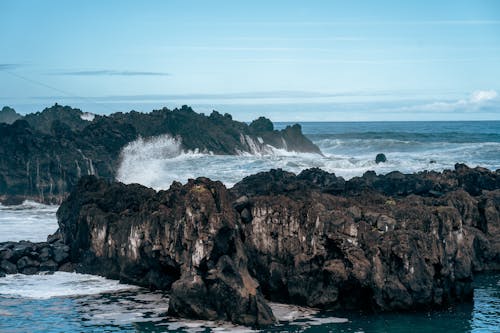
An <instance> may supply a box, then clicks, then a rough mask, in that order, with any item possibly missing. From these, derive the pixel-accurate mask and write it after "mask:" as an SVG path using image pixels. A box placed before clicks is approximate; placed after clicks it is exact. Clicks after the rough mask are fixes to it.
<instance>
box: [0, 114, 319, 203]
mask: <svg viewBox="0 0 500 333" xmlns="http://www.w3.org/2000/svg"><path fill="white" fill-rule="evenodd" d="M4 113H7V111H2V114H4ZM89 119H91V121H89ZM261 122H264V123H266V126H258V125H259V123H261ZM269 123H270V121H269V120H267V119H265V118H262V119H261V120H259V121H258V122H257V125H256V126H248V125H247V124H245V123H241V122H237V121H234V120H232V118H231V116H230V115H228V114H225V115H221V114H219V113H218V112H216V111H214V112H213V113H212V114H211V115H210V116H204V115H202V114H198V113H196V112H194V111H193V110H192V109H191V108H189V107H187V106H183V107H182V108H181V109H175V110H169V109H166V108H164V109H161V110H156V111H153V112H151V113H147V114H146V113H140V112H135V111H132V112H129V113H121V112H120V113H114V114H112V115H110V116H98V115H95V116H93V117H90V118H89V117H86V115H85V114H84V113H83V112H82V111H81V110H79V109H73V108H71V107H69V106H61V105H57V104H56V105H54V106H53V107H51V108H47V109H45V110H44V111H42V112H37V113H33V114H29V115H26V116H25V117H23V118H21V119H19V120H17V121H15V122H14V123H13V124H6V123H2V122H0V156H2V158H1V159H0V201H3V202H4V203H5V202H8V201H12V200H11V199H12V197H17V198H18V199H19V200H22V199H27V198H29V199H34V200H37V201H42V202H52V203H54V202H56V203H60V202H61V201H62V199H64V197H65V196H66V195H67V194H68V192H69V191H70V190H71V188H73V186H75V184H76V183H77V181H78V179H79V178H80V177H81V176H85V175H97V176H99V177H102V178H106V179H109V180H111V179H114V178H115V175H116V171H117V169H118V167H119V162H120V153H121V151H122V148H123V147H124V146H125V145H126V144H127V143H129V142H131V141H134V140H136V139H138V138H139V137H143V138H149V137H154V136H158V135H165V134H167V135H170V136H172V137H176V138H180V139H181V144H182V148H183V149H185V150H196V149H198V150H200V151H207V152H208V151H211V152H213V153H215V154H238V153H240V152H250V153H259V152H265V151H266V150H268V149H269V148H268V145H271V146H274V147H276V148H282V149H286V150H290V151H308V152H315V153H320V151H319V148H318V147H316V146H315V145H314V144H313V143H312V142H311V141H310V140H309V139H307V138H306V137H305V136H303V135H302V132H301V130H300V127H297V126H292V127H288V128H287V129H285V130H283V131H275V130H274V129H273V127H272V123H271V126H269ZM19 200H17V201H19ZM14 201H16V200H14Z"/></svg>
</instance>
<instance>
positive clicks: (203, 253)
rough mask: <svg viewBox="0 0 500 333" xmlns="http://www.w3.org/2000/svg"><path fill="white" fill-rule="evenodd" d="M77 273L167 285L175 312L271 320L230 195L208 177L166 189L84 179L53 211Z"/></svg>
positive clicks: (241, 321) (234, 319)
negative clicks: (55, 213)
mask: <svg viewBox="0 0 500 333" xmlns="http://www.w3.org/2000/svg"><path fill="white" fill-rule="evenodd" d="M58 217H59V225H60V229H59V231H60V233H61V234H62V235H63V236H64V242H65V243H66V244H67V245H69V246H70V247H71V259H72V261H73V262H78V263H79V266H78V267H77V269H78V270H80V271H82V272H86V273H94V274H100V275H104V276H107V277H110V278H115V279H120V280H122V281H124V282H129V283H135V284H139V285H142V286H146V287H150V288H154V289H156V288H160V289H169V290H170V291H171V294H170V307H169V313H170V314H172V315H177V316H182V317H191V318H202V319H212V320H229V321H232V322H235V323H239V324H244V325H250V326H255V325H264V324H271V323H272V322H273V321H274V317H273V314H272V311H271V309H270V308H269V306H268V305H267V304H266V302H265V300H264V297H263V295H262V293H261V292H260V288H259V283H258V282H257V281H256V280H255V279H254V278H252V277H251V276H250V274H249V272H248V270H247V262H248V258H247V256H246V252H245V249H244V245H243V241H242V239H241V234H240V230H239V227H238V225H237V224H236V223H237V222H238V217H237V212H236V211H235V210H233V208H232V205H231V196H230V193H229V192H228V191H227V190H226V188H225V187H224V185H222V183H220V182H212V181H210V180H208V179H205V178H199V179H197V180H192V181H190V182H189V183H188V184H186V185H185V186H182V185H181V184H179V183H174V184H173V185H172V188H171V189H170V190H169V191H161V192H158V193H156V192H154V191H153V190H151V189H148V188H145V187H142V186H140V185H128V186H126V185H123V184H120V183H113V184H109V183H107V182H106V181H104V180H98V179H97V178H95V177H85V178H82V180H81V181H80V183H79V185H78V189H77V191H75V192H73V193H72V194H71V195H70V196H69V197H68V199H67V200H66V201H65V202H64V203H63V204H62V205H61V207H60V209H59V211H58Z"/></svg>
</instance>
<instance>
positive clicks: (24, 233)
mask: <svg viewBox="0 0 500 333" xmlns="http://www.w3.org/2000/svg"><path fill="white" fill-rule="evenodd" d="M58 208H59V206H55V205H43V204H40V203H37V202H33V201H25V202H23V203H22V204H21V205H15V206H3V205H1V204H0V242H5V241H20V240H29V241H33V242H42V241H45V240H47V236H48V235H49V234H52V233H54V232H55V231H56V230H57V227H58V226H57V218H56V212H57V209H58Z"/></svg>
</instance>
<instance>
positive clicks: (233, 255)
mask: <svg viewBox="0 0 500 333" xmlns="http://www.w3.org/2000/svg"><path fill="white" fill-rule="evenodd" d="M58 219H59V225H60V228H59V233H60V234H61V235H62V236H63V239H64V243H65V244H67V245H68V246H70V253H71V260H72V261H73V262H78V263H79V266H78V268H77V269H78V270H80V271H82V272H87V273H97V274H101V275H105V276H108V277H111V278H119V279H121V280H122V281H125V282H129V283H136V284H139V285H143V286H149V287H152V288H161V289H166V290H170V291H171V307H170V310H169V312H170V313H171V314H172V315H178V316H186V317H194V318H204V319H224V320H231V321H233V322H235V323H242V324H247V325H262V324H268V323H271V322H272V321H273V315H272V313H271V311H270V309H269V307H268V306H267V305H266V303H265V300H264V298H263V297H264V296H265V297H266V298H267V299H270V300H275V301H280V302H287V303H294V304H302V305H307V306H313V307H320V308H326V309H337V308H343V309H359V308H367V309H371V310H408V309H419V308H429V307H443V306H446V305H447V304H450V303H453V302H460V301H466V300H470V299H471V298H472V293H473V290H472V285H471V282H472V279H473V273H474V272H475V271H482V270H497V269H500V237H499V236H500V172H499V171H496V172H491V171H488V170H486V169H481V168H475V169H470V168H468V167H467V166H465V165H456V167H455V170H448V171H445V172H442V173H437V172H423V173H419V174H411V175H405V174H401V173H398V172H394V173H390V174H387V175H380V176H377V175H376V174H375V173H374V172H367V173H366V174H365V175H363V177H357V178H353V179H351V180H349V181H345V180H344V179H342V178H340V177H336V176H335V175H334V174H331V173H327V172H325V171H322V170H320V169H309V170H305V171H303V172H302V173H300V174H299V175H295V174H293V173H289V172H285V171H283V170H271V171H270V172H264V173H259V174H256V175H253V176H249V177H246V178H245V179H243V180H242V181H241V182H240V183H238V184H236V185H235V186H234V187H233V188H232V189H229V190H228V189H226V188H225V187H224V186H223V185H222V184H221V183H219V182H213V181H210V180H208V179H206V178H199V179H196V180H190V181H189V182H188V183H187V184H186V185H181V184H179V183H173V184H172V186H171V188H170V189H169V190H168V191H160V192H155V191H153V190H151V189H148V188H145V187H143V186H140V185H123V184H120V183H108V182H106V181H104V180H99V179H97V178H95V177H85V178H83V179H82V180H81V181H80V183H79V185H78V187H77V188H76V190H75V191H74V192H73V193H72V194H71V195H70V196H69V197H68V199H67V200H66V201H65V202H64V203H63V204H62V205H61V208H60V209H59V211H58Z"/></svg>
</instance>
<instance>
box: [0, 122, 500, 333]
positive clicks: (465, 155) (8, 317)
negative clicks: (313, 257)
mask: <svg viewBox="0 0 500 333" xmlns="http://www.w3.org/2000/svg"><path fill="white" fill-rule="evenodd" d="M287 125H289V123H275V127H276V128H277V129H281V128H284V127H285V126H287ZM301 125H302V130H303V132H304V134H306V136H308V137H309V138H310V139H311V140H312V141H313V142H314V143H316V144H317V145H318V146H319V147H320V148H321V150H322V152H323V156H320V155H317V154H303V153H291V152H286V151H283V150H278V149H272V150H270V151H267V152H266V153H257V152H255V153H253V154H250V153H245V154H240V155H238V156H217V155H213V154H211V153H210V152H199V151H188V152H186V151H182V149H181V148H180V143H179V142H178V141H176V140H173V139H172V138H170V137H168V136H164V137H160V138H157V139H155V140H139V141H136V142H134V143H131V144H129V145H128V146H127V147H125V148H124V154H123V160H122V163H121V165H120V168H119V172H118V176H117V178H118V180H120V181H123V182H126V183H133V182H137V183H141V184H144V185H146V186H150V187H153V188H155V189H166V188H168V187H169V186H170V184H171V182H172V181H174V180H177V181H181V182H185V181H186V180H187V179H189V178H195V177H199V176H205V177H209V178H212V179H214V180H220V181H222V182H223V183H225V184H226V186H232V185H233V184H234V183H236V182H238V181H239V180H241V179H242V178H243V177H245V176H247V175H250V174H253V173H256V172H260V171H267V170H269V169H271V168H282V169H285V170H288V171H292V172H300V171H301V170H303V169H306V168H310V167H319V168H322V169H324V170H327V171H329V172H334V173H335V174H336V175H338V176H342V177H345V178H351V177H355V176H360V175H362V174H363V173H364V172H366V171H368V170H375V171H376V172H377V173H388V172H391V171H394V170H399V171H402V172H418V171H423V170H431V169H432V170H438V171H441V170H444V169H447V168H453V166H454V164H455V163H466V164H468V165H469V166H471V167H474V166H477V165H480V166H482V167H486V168H489V169H491V170H497V169H500V122H499V121H492V122H485V121H480V122H361V123H360V122H356V123H326V122H315V123H302V124H301ZM378 153H384V154H385V155H386V157H387V162H386V163H380V164H376V163H375V156H376V155H377V154H378ZM56 210H57V207H56V206H46V205H41V204H37V203H34V202H25V203H23V204H22V205H19V206H10V207H6V206H1V205H0V242H1V241H7V240H12V241H17V240H21V239H26V240H32V241H42V240H44V239H45V238H46V236H47V235H48V234H50V233H52V232H54V231H55V230H56V229H57V220H56V215H55V214H56ZM474 284H475V294H474V302H473V303H470V304H461V305H457V306H454V307H450V308H448V309H443V310H440V311H428V312H407V313H398V314H366V313H358V312H335V313H325V312H320V311H317V310H314V309H308V308H301V307H296V306H289V305H283V304H272V308H273V310H274V312H275V314H276V316H277V317H278V319H279V320H280V322H279V323H278V324H276V325H275V326H273V327H271V328H269V329H268V331H272V332H288V331H290V332H366V333H368V332H402V331H405V332H426V331H430V330H433V331H435V332H495V331H497V332H498V331H500V329H499V327H500V273H488V274H481V275H477V276H476V279H475V282H474ZM167 307H168V295H167V294H165V293H162V292H150V291H148V290H145V289H141V288H138V287H135V286H130V285H124V284H120V283H118V282H117V281H113V280H107V279H104V278H101V277H96V276H90V275H84V274H75V273H62V272H57V273H55V274H53V275H43V274H40V275H34V276H23V275H8V276H7V277H5V278H0V332H73V331H77V332H115V331H116V332H118V331H119V332H162V331H179V332H210V331H214V332H215V331H216V332H219V331H240V332H244V331H250V329H249V328H246V327H238V326H233V325H230V324H227V323H214V322H206V321H190V320H173V319H169V318H167V317H166V315H165V313H166V310H167Z"/></svg>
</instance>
